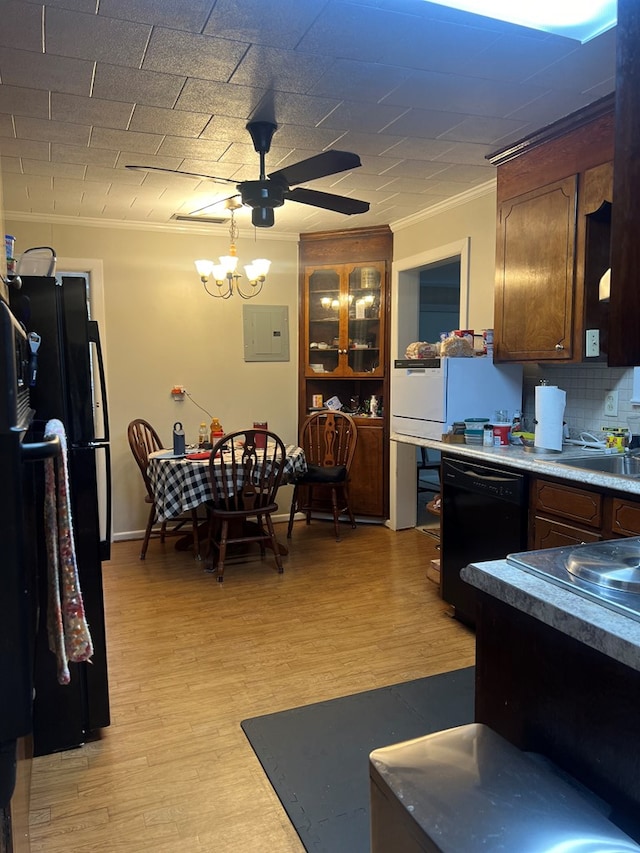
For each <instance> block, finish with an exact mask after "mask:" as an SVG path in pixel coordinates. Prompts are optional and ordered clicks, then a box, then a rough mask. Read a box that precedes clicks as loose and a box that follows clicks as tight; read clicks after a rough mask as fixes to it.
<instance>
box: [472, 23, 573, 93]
mask: <svg viewBox="0 0 640 853" xmlns="http://www.w3.org/2000/svg"><path fill="white" fill-rule="evenodd" d="M578 48H580V44H579V43H578V42H576V41H573V40H572V39H567V38H562V37H561V36H554V35H547V36H546V37H543V38H540V36H537V37H536V36H531V37H530V36H524V35H514V34H512V33H509V34H504V35H501V36H499V37H498V38H497V39H496V40H495V41H494V42H493V43H492V44H491V45H490V46H489V47H488V48H487V49H485V50H483V51H482V52H481V53H477V54H476V55H475V56H472V57H470V56H467V57H465V56H461V57H460V59H461V62H460V64H459V65H458V68H457V69H456V70H457V72H458V73H459V74H462V75H465V76H466V75H468V76H470V77H481V78H484V79H488V80H511V81H513V82H514V83H518V82H524V81H526V80H528V79H529V78H531V76H532V75H534V74H537V73H538V72H540V71H541V70H543V69H545V68H547V67H548V66H549V65H553V63H555V62H558V61H559V60H562V59H563V58H564V57H567V56H569V55H570V54H571V53H574V52H575V51H577V50H578Z"/></svg>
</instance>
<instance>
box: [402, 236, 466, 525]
mask: <svg viewBox="0 0 640 853" xmlns="http://www.w3.org/2000/svg"><path fill="white" fill-rule="evenodd" d="M469 242H470V238H468V237H467V238H465V239H464V240H460V241H457V242H455V243H449V244H447V245H445V246H441V247H439V248H438V249H433V250H431V251H428V252H423V253H421V254H419V255H413V256H411V257H409V258H405V259H403V260H401V261H396V262H394V264H393V266H392V288H391V294H392V299H391V367H390V369H391V376H392V379H391V412H392V413H393V370H394V368H393V365H394V363H395V360H396V359H402V358H404V356H405V350H406V348H407V346H408V345H409V344H410V343H413V342H414V341H425V340H426V341H429V342H434V341H437V340H439V338H440V333H441V332H449V331H451V330H452V329H457V328H467V327H468V313H469V311H468V293H469ZM436 456H437V454H436V453H435V451H430V452H429V459H430V460H433V461H435V457H436ZM419 461H420V450H419V447H418V446H417V445H416V444H414V443H411V440H410V439H407V441H392V442H391V447H390V466H391V467H390V473H391V477H390V501H389V522H388V524H389V527H391V529H392V530H402V529H404V528H407V527H416V526H417V524H418V519H419V517H420V519H421V518H422V510H421V506H420V505H421V503H422V502H421V501H420V494H424V495H427V493H426V492H425V493H420V492H419V491H418V488H419V483H418V480H419V476H418V475H419V474H421V472H420V471H419V468H418V465H419ZM423 476H424V475H423ZM419 511H420V512H419ZM425 511H426V510H425Z"/></svg>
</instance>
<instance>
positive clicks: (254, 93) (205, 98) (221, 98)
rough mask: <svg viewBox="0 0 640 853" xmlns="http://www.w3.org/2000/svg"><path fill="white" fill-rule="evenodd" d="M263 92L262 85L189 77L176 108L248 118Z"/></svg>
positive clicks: (264, 89) (264, 90)
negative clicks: (244, 84)
mask: <svg viewBox="0 0 640 853" xmlns="http://www.w3.org/2000/svg"><path fill="white" fill-rule="evenodd" d="M265 92H266V88H264V87H262V86H237V85H235V84H234V83H220V82H212V81H211V80H198V79H195V78H193V77H190V78H189V79H188V80H187V82H186V83H185V84H184V87H183V89H182V91H181V93H180V97H179V98H178V100H177V101H176V109H178V110H196V111H198V110H200V111H205V112H208V113H220V114H221V115H233V116H238V117H241V118H244V119H246V120H248V119H249V117H250V115H251V113H252V112H253V110H255V108H256V107H257V106H258V104H259V103H260V101H261V100H262V98H263V97H264V94H265Z"/></svg>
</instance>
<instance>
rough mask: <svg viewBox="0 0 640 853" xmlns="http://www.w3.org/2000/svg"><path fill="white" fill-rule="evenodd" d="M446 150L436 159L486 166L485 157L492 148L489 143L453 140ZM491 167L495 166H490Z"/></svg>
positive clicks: (466, 164) (460, 164)
mask: <svg viewBox="0 0 640 853" xmlns="http://www.w3.org/2000/svg"><path fill="white" fill-rule="evenodd" d="M447 144H449V145H450V148H449V150H448V151H446V152H444V153H443V154H440V155H438V156H437V157H436V158H435V159H436V160H441V161H442V160H444V161H446V162H447V163H455V164H456V165H459V166H483V167H484V166H487V157H488V156H489V154H491V152H492V150H493V148H492V146H491V145H487V144H484V143H476V142H453V143H447ZM491 168H492V169H493V168H495V167H494V166H491Z"/></svg>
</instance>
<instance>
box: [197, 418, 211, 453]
mask: <svg viewBox="0 0 640 853" xmlns="http://www.w3.org/2000/svg"><path fill="white" fill-rule="evenodd" d="M208 441H209V430H208V429H207V425H206V423H205V422H204V421H203V422H202V423H201V424H200V429H199V430H198V447H202V446H203V445H204V444H206V443H207V442H208Z"/></svg>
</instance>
